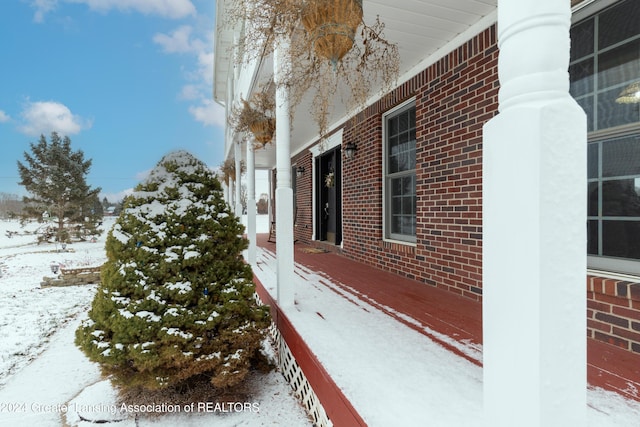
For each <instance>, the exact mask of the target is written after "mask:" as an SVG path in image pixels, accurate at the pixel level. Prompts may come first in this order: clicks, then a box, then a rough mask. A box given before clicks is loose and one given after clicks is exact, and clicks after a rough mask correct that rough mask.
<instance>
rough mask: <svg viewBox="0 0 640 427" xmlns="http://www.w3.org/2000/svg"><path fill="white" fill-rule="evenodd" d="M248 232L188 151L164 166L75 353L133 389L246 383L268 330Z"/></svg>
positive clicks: (149, 186) (132, 214)
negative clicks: (247, 252) (248, 254)
mask: <svg viewBox="0 0 640 427" xmlns="http://www.w3.org/2000/svg"><path fill="white" fill-rule="evenodd" d="M243 231H244V227H243V225H242V224H241V223H240V222H239V219H238V218H237V217H236V216H234V215H233V214H232V213H231V210H230V208H229V206H228V205H227V204H226V202H225V201H224V199H223V196H222V190H221V186H220V183H219V181H218V180H217V179H216V178H215V176H214V174H213V173H212V172H211V171H210V170H209V169H208V168H207V167H206V165H204V163H202V162H200V161H199V160H197V159H196V158H194V157H193V156H191V155H190V154H188V153H186V152H184V151H178V152H175V153H171V154H169V155H167V156H165V157H163V159H162V160H161V161H160V163H159V164H158V165H157V166H156V167H155V169H154V170H153V171H152V172H151V174H150V176H149V178H147V180H146V181H145V182H143V183H141V184H139V185H138V186H137V187H136V188H135V190H134V193H133V194H132V195H131V196H129V197H127V198H126V199H125V204H124V209H123V211H122V213H121V214H120V216H119V217H118V219H117V220H116V223H115V224H114V227H113V228H112V230H111V231H110V232H109V235H108V236H107V241H106V250H107V262H106V263H105V265H104V266H103V269H102V284H101V285H100V287H99V289H98V292H97V294H96V296H95V299H94V301H93V304H92V309H91V310H90V312H89V319H88V320H87V321H85V322H84V323H83V325H82V326H81V327H80V328H79V329H78V330H77V332H76V344H77V345H78V346H80V347H81V349H82V350H83V351H84V352H85V353H86V354H87V355H88V356H89V358H90V359H91V360H93V361H96V362H99V363H100V364H101V366H102V368H103V371H104V372H105V373H107V374H111V375H112V378H113V379H114V381H115V382H116V383H118V384H120V385H124V386H128V387H136V388H139V387H142V388H145V389H163V388H166V387H169V386H176V385H179V384H183V381H188V380H189V379H190V378H194V377H196V376H201V375H207V376H208V377H210V379H211V383H212V384H213V385H214V386H217V387H227V386H233V385H235V384H237V383H239V382H240V381H242V380H243V378H244V377H245V376H246V374H247V373H248V371H249V370H250V369H251V366H252V363H254V362H256V361H257V360H259V349H260V347H261V344H262V341H263V339H264V337H265V333H266V327H267V326H268V325H269V317H268V310H267V309H266V308H265V307H259V306H258V305H257V303H256V301H255V300H254V298H253V295H254V292H255V286H254V284H253V274H252V271H251V267H250V266H249V265H248V264H246V263H245V262H244V261H243V258H242V251H243V250H244V249H245V248H247V246H248V242H247V240H246V239H244V238H243V237H241V235H242V233H243Z"/></svg>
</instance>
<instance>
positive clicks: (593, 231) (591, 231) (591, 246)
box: [587, 220, 598, 255]
mask: <svg viewBox="0 0 640 427" xmlns="http://www.w3.org/2000/svg"><path fill="white" fill-rule="evenodd" d="M587 253H588V254H591V255H598V221H593V220H591V221H587Z"/></svg>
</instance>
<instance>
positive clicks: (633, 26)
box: [598, 0, 640, 49]
mask: <svg viewBox="0 0 640 427" xmlns="http://www.w3.org/2000/svg"><path fill="white" fill-rule="evenodd" d="M639 15H640V2H639V1H638V0H626V1H622V2H620V3H618V4H616V5H615V6H614V7H612V8H609V9H607V10H605V11H604V12H602V13H601V14H600V24H599V28H598V30H599V31H598V44H599V47H600V49H604V48H606V47H608V46H611V45H613V44H616V43H618V42H620V41H622V40H624V39H628V38H629V37H632V36H634V35H636V34H638V16H639Z"/></svg>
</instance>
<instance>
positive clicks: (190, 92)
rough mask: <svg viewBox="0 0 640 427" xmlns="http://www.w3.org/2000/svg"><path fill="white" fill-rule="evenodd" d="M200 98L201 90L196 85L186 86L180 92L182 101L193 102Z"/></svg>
mask: <svg viewBox="0 0 640 427" xmlns="http://www.w3.org/2000/svg"><path fill="white" fill-rule="evenodd" d="M199 97H200V88H199V87H198V86H196V85H184V86H182V91H181V92H180V99H186V100H189V101H192V100H194V99H198V98H199Z"/></svg>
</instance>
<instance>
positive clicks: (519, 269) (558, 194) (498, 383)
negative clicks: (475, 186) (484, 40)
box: [483, 0, 587, 427]
mask: <svg viewBox="0 0 640 427" xmlns="http://www.w3.org/2000/svg"><path fill="white" fill-rule="evenodd" d="M569 2H570V1H569V0H498V39H499V46H500V57H499V63H498V67H499V77H500V84H501V89H500V94H499V102H500V108H499V111H500V113H499V114H498V115H497V116H496V117H495V118H493V119H492V120H490V121H489V123H487V124H486V126H485V127H484V143H483V146H484V151H483V228H484V237H483V294H484V297H483V331H484V332H483V333H484V345H483V347H484V411H485V417H486V419H485V424H486V425H487V426H491V427H495V426H514V425H518V426H544V427H547V426H563V427H565V426H584V425H586V386H587V384H586V295H585V280H586V203H587V195H586V188H587V187H586V177H587V174H586V164H587V162H586V159H587V157H586V149H587V143H586V140H587V139H586V119H585V114H584V112H583V111H582V109H581V108H580V107H579V106H578V105H577V104H576V103H575V101H574V100H573V99H572V98H571V96H570V95H569V75H568V72H567V70H568V65H569V46H570V40H569V27H570V23H571V12H570V5H569Z"/></svg>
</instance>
